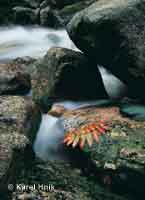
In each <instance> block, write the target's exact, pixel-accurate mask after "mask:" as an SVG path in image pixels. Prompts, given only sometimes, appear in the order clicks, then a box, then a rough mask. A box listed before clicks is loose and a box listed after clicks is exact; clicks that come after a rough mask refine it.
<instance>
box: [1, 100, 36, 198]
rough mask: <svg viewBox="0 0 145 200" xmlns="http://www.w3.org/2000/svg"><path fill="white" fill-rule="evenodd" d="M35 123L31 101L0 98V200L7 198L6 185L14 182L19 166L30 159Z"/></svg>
mask: <svg viewBox="0 0 145 200" xmlns="http://www.w3.org/2000/svg"><path fill="white" fill-rule="evenodd" d="M39 123H40V112H39V110H38V109H37V107H36V106H35V105H34V103H33V102H32V101H31V99H29V98H26V97H25V98H23V97H16V96H13V97H12V96H3V97H0V198H1V199H8V197H7V195H8V193H7V190H8V184H14V183H15V180H16V176H17V175H18V173H19V172H20V169H21V164H22V163H23V164H26V163H27V164H28V163H29V161H30V156H32V152H31V151H32V150H31V145H32V142H33V141H34V138H35V133H36V131H37V129H38V127H39ZM28 160H29V161H28ZM12 189H13V188H12Z"/></svg>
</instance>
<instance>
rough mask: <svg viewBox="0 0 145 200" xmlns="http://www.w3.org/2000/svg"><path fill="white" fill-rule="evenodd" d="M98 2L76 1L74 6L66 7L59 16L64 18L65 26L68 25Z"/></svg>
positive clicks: (92, 0)
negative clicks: (80, 13)
mask: <svg viewBox="0 0 145 200" xmlns="http://www.w3.org/2000/svg"><path fill="white" fill-rule="evenodd" d="M95 1H96V0H83V1H76V2H74V3H73V4H69V5H65V6H64V7H63V8H62V9H60V10H59V15H60V16H61V18H62V22H63V24H64V25H67V23H68V22H69V21H70V20H71V19H72V18H73V16H74V15H75V14H76V13H77V12H79V11H81V10H83V9H85V8H86V7H88V6H89V5H91V4H92V3H93V2H95Z"/></svg>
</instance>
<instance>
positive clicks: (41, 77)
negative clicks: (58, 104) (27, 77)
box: [30, 48, 107, 109]
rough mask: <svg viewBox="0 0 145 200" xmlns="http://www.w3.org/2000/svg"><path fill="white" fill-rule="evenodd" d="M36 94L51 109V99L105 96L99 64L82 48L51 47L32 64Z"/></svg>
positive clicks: (82, 98)
mask: <svg viewBox="0 0 145 200" xmlns="http://www.w3.org/2000/svg"><path fill="white" fill-rule="evenodd" d="M30 68H31V70H32V71H33V72H31V73H33V77H32V90H33V98H34V100H35V101H36V102H37V103H38V104H39V105H41V106H42V105H43V106H44V107H45V108H46V109H48V104H49V100H50V99H54V100H57V99H72V100H84V99H100V98H102V99H103V98H106V97H107V94H106V92H105V89H104V86H103V83H102V79H101V75H100V73H99V71H98V68H97V67H96V66H95V65H94V64H93V63H91V62H89V61H88V59H87V57H85V56H84V55H83V54H82V53H80V52H75V51H72V50H69V49H65V48H51V49H50V50H49V51H48V52H47V54H46V55H45V56H44V58H42V59H41V60H39V61H37V62H36V63H34V64H33V65H32V66H31V67H30Z"/></svg>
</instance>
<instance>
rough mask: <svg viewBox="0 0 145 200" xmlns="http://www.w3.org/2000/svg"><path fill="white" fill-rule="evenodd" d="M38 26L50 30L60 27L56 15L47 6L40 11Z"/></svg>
mask: <svg viewBox="0 0 145 200" xmlns="http://www.w3.org/2000/svg"><path fill="white" fill-rule="evenodd" d="M40 24H41V25H42V26H49V27H52V28H58V27H61V24H60V21H59V18H58V16H57V14H56V13H55V12H54V11H53V10H52V9H51V8H50V7H49V6H47V7H45V8H42V9H41V10H40Z"/></svg>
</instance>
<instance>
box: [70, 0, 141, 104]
mask: <svg viewBox="0 0 145 200" xmlns="http://www.w3.org/2000/svg"><path fill="white" fill-rule="evenodd" d="M144 21H145V1H144V0H122V1H120V0H110V1H108V0H99V1H97V2H95V3H94V4H92V5H91V6H90V7H88V8H86V9H85V10H83V11H81V12H80V13H78V14H76V16H74V18H73V19H72V20H71V22H70V23H69V24H68V26H67V29H68V32H69V35H70V36H71V38H72V39H73V41H74V42H75V44H76V45H77V46H78V48H80V49H81V50H82V51H83V52H85V54H87V55H88V56H89V57H90V59H93V60H95V61H96V63H98V64H101V65H103V66H104V67H106V68H108V69H109V70H110V71H111V72H112V73H114V74H115V75H116V76H118V77H119V78H120V79H121V80H122V81H124V82H125V83H126V84H127V85H128V86H129V87H130V93H131V95H132V96H134V97H138V98H140V99H143V101H145V95H144V93H143V92H142V89H141V88H145V59H144V56H145V53H144V52H145V43H144V41H145V24H144Z"/></svg>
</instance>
